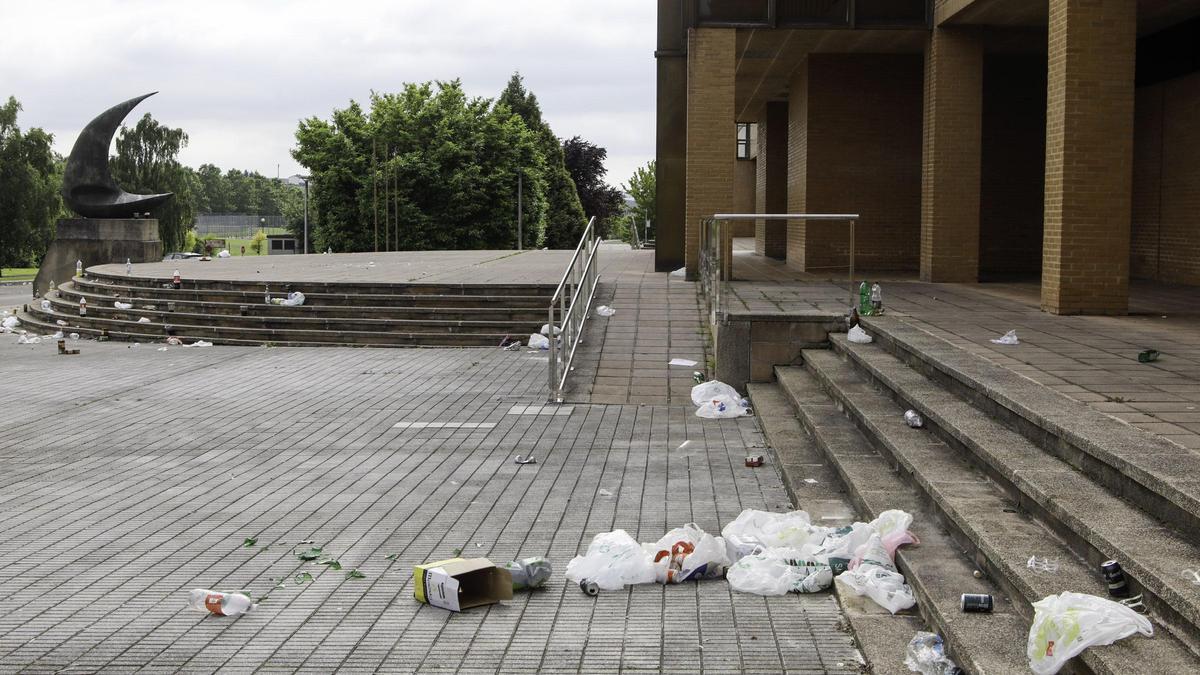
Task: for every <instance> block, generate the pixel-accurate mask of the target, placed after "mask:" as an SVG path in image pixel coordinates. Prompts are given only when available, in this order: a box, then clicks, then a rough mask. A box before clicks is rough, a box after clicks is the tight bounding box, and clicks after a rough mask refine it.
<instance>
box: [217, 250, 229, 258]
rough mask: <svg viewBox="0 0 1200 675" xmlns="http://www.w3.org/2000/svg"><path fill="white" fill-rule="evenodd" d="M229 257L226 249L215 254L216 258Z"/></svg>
mask: <svg viewBox="0 0 1200 675" xmlns="http://www.w3.org/2000/svg"><path fill="white" fill-rule="evenodd" d="M229 256H230V253H229V249H227V248H226V249H221V252H220V253H218V254H217V257H218V258H228V257H229Z"/></svg>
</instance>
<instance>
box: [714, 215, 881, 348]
mask: <svg viewBox="0 0 1200 675" xmlns="http://www.w3.org/2000/svg"><path fill="white" fill-rule="evenodd" d="M858 219H859V214H857V213H716V214H713V215H711V216H708V217H706V218H703V219H701V221H700V287H701V290H702V291H703V292H704V297H705V299H706V300H707V302H708V310H709V321H711V322H713V323H714V324H715V322H716V318H717V313H718V312H720V311H721V282H723V281H730V280H732V279H733V259H732V251H731V252H730V255H728V256H726V255H723V253H724V248H725V236H724V232H722V229H723V228H722V225H723V223H725V222H728V221H734V220H839V221H847V222H848V223H850V275H849V286H850V304H849V307H850V308H851V309H853V307H854V224H855V222H857V221H858Z"/></svg>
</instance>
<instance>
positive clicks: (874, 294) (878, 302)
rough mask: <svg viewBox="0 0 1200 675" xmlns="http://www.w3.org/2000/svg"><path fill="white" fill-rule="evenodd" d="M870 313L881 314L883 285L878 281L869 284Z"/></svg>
mask: <svg viewBox="0 0 1200 675" xmlns="http://www.w3.org/2000/svg"><path fill="white" fill-rule="evenodd" d="M871 313H872V314H883V287H881V286H880V285H879V284H878V283H874V284H871Z"/></svg>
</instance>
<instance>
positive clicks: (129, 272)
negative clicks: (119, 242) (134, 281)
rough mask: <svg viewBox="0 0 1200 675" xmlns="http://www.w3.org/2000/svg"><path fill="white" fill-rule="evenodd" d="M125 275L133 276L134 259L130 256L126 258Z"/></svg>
mask: <svg viewBox="0 0 1200 675" xmlns="http://www.w3.org/2000/svg"><path fill="white" fill-rule="evenodd" d="M125 276H127V277H129V276H133V261H132V260H130V259H129V258H126V259H125Z"/></svg>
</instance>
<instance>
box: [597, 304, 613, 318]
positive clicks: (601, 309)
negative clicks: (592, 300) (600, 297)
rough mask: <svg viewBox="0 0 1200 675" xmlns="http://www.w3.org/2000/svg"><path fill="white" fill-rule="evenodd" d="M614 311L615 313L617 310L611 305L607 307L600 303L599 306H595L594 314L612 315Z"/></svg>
mask: <svg viewBox="0 0 1200 675" xmlns="http://www.w3.org/2000/svg"><path fill="white" fill-rule="evenodd" d="M616 313H617V310H615V309H613V308H612V307H609V306H608V305H600V306H599V307H597V308H596V314H599V315H600V316H612V315H613V314H616Z"/></svg>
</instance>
